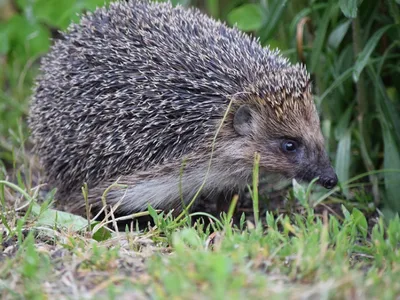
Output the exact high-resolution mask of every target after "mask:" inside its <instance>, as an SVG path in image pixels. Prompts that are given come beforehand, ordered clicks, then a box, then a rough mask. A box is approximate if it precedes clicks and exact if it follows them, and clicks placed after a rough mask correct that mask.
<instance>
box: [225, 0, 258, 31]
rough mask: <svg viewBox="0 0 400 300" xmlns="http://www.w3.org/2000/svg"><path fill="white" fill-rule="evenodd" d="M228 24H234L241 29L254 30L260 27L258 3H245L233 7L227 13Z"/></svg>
mask: <svg viewBox="0 0 400 300" xmlns="http://www.w3.org/2000/svg"><path fill="white" fill-rule="evenodd" d="M227 18H228V22H229V24H230V25H236V26H237V27H238V28H239V29H240V30H243V31H254V30H258V29H260V28H261V25H262V10H261V6H260V5H259V4H253V3H252V4H245V5H242V6H240V7H238V8H235V9H233V10H232V11H231V12H230V13H229V14H228V17H227Z"/></svg>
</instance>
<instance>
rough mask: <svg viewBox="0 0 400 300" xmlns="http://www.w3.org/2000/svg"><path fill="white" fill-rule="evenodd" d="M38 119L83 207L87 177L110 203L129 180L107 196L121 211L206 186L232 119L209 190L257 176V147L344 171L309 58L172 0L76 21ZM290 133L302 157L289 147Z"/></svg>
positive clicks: (48, 61)
mask: <svg viewBox="0 0 400 300" xmlns="http://www.w3.org/2000/svg"><path fill="white" fill-rule="evenodd" d="M241 107H242V108H244V109H242V110H241V111H242V112H241V116H240V115H239V116H238V117H237V118H236V112H238V111H239V110H240V108H241ZM228 108H230V111H229V112H228V114H227V117H226V119H223V117H224V115H225V113H226V111H227V110H228ZM221 122H223V123H221ZM235 122H236V123H237V124H236V123H235ZM29 123H30V127H31V130H32V139H33V142H34V144H35V151H36V152H37V154H38V156H39V158H40V161H41V163H42V165H43V167H44V170H45V172H46V175H47V179H48V182H49V184H51V185H52V186H55V187H57V189H58V192H57V199H58V201H60V202H61V203H63V205H64V207H65V209H66V210H70V211H73V212H78V213H82V210H83V208H84V201H83V197H82V195H81V192H80V191H81V186H82V184H83V183H87V185H88V188H89V196H90V198H89V199H90V201H91V204H92V206H93V207H94V208H95V209H96V207H97V209H98V208H99V207H101V200H100V199H101V195H102V193H103V192H104V190H105V189H106V188H107V187H108V186H109V185H111V184H112V183H113V182H116V181H118V182H119V183H122V184H125V185H126V188H125V189H117V190H115V191H111V192H110V193H108V194H107V201H108V203H110V204H115V203H116V202H118V201H120V202H121V204H120V211H121V212H124V213H129V212H133V211H136V210H143V209H146V207H147V205H148V203H150V204H152V205H153V206H155V207H157V208H161V209H171V208H178V207H179V206H180V199H181V198H182V199H184V201H186V202H187V201H189V200H190V198H191V197H192V196H193V195H194V194H195V192H196V191H197V189H198V188H199V187H200V186H201V184H202V181H203V179H204V176H205V174H206V173H207V170H208V163H207V162H208V160H209V159H210V153H211V148H212V145H213V141H214V137H215V135H216V133H217V129H218V127H219V126H220V125H221V124H222V127H221V131H220V132H219V133H218V135H217V136H216V139H215V141H214V142H215V143H214V144H215V145H214V146H215V153H214V156H213V162H212V164H211V168H210V169H209V170H208V173H207V176H208V177H209V178H208V179H206V184H205V186H204V194H205V195H206V196H210V197H212V195H213V194H214V193H216V192H221V191H222V192H223V191H225V190H232V189H233V188H237V187H239V188H240V187H242V186H245V185H246V183H247V181H248V179H249V177H250V176H251V169H252V164H253V157H254V152H259V153H260V154H261V161H260V167H262V168H264V169H266V170H267V171H268V172H272V173H274V172H275V173H279V174H283V175H285V176H287V177H296V178H300V179H305V180H310V179H312V178H313V177H316V176H320V180H322V179H323V180H325V181H323V180H322V181H321V182H322V184H324V182H326V180H328V181H329V180H330V181H331V183H332V180H333V179H334V177H335V176H336V175H334V172H333V170H332V168H331V166H330V163H329V160H328V159H327V156H326V153H325V151H324V150H323V144H324V142H323V138H322V135H321V132H320V129H319V119H318V115H317V112H316V109H315V106H314V103H313V99H312V96H311V84H310V79H309V75H308V73H307V71H306V69H305V67H303V66H301V65H292V64H290V63H289V61H288V60H287V59H286V58H283V57H282V56H281V55H280V54H279V52H278V51H272V50H270V49H269V48H263V47H261V45H260V43H259V41H258V40H256V39H254V38H252V37H249V36H248V35H246V34H244V33H242V32H240V31H239V30H237V29H235V28H228V27H227V26H226V25H225V24H223V23H220V22H218V21H215V20H212V19H211V18H209V17H207V16H206V15H204V14H203V13H201V12H200V11H199V10H197V9H184V8H182V7H179V6H178V7H172V5H171V4H170V3H151V2H146V1H139V0H135V1H129V2H116V3H112V4H111V5H110V6H109V7H108V8H99V9H97V10H96V11H95V12H94V13H89V14H86V15H85V16H83V18H82V19H81V21H80V23H79V24H73V25H71V26H70V27H69V28H68V30H67V32H66V33H64V34H62V37H61V39H59V40H57V41H56V42H55V44H54V46H53V47H52V49H51V51H50V53H49V54H48V55H47V56H45V57H44V58H43V60H42V66H41V75H40V76H39V78H38V80H37V84H36V88H35V92H34V96H33V100H32V104H31V111H30V120H29ZM288 138H289V141H292V140H294V141H296V143H298V144H299V145H301V146H303V148H304V151H303V152H306V150H307V151H308V152H307V153H306V154H307V155H306V154H304V153H303V154H302V157H303V158H302V160H300V159H297V160H296V159H293V157H289V158H288V154H287V153H282V151H281V150H282V149H281V143H282V141H283V140H285V139H286V140H287V139H288ZM264 144H265V145H267V147H266V146H265V145H264ZM273 147H275V148H276V149H273ZM306 158H307V159H306ZM182 163H183V164H182ZM182 165H184V167H183V171H182ZM182 172H183V175H182ZM322 177H323V178H322ZM321 178H322V179H321ZM333 183H335V182H333ZM179 194H181V195H179Z"/></svg>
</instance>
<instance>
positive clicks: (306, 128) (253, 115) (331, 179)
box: [233, 102, 337, 189]
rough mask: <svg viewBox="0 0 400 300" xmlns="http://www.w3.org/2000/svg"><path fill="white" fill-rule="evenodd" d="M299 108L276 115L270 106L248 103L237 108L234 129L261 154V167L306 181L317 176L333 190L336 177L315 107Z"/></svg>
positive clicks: (312, 105)
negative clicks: (282, 115)
mask: <svg viewBox="0 0 400 300" xmlns="http://www.w3.org/2000/svg"><path fill="white" fill-rule="evenodd" d="M310 103H311V102H310ZM297 108H298V109H301V110H302V111H301V112H300V111H296V109H294V110H291V111H290V110H289V111H286V112H284V118H277V116H276V110H275V109H273V108H271V107H270V106H259V105H256V106H250V105H246V104H245V105H242V106H240V107H239V108H238V109H237V110H236V113H235V115H234V118H233V128H234V130H235V132H236V134H238V135H239V136H240V137H241V138H242V139H244V140H243V144H247V145H250V146H249V148H251V151H253V152H259V153H260V155H261V159H260V167H261V168H263V169H265V171H266V172H273V173H279V174H282V175H284V176H285V177H288V178H296V179H298V180H305V181H311V180H312V179H313V178H316V177H318V178H319V179H318V183H319V184H321V185H322V186H324V187H325V188H329V189H331V188H333V187H334V186H335V185H336V184H337V176H336V174H335V171H334V169H333V168H332V166H331V164H330V161H329V159H328V156H327V154H326V151H325V149H324V138H323V136H322V134H321V130H320V123H319V118H318V114H317V112H316V109H315V106H314V104H312V103H311V104H310V105H308V106H307V105H304V106H298V107H297ZM249 159H250V157H249Z"/></svg>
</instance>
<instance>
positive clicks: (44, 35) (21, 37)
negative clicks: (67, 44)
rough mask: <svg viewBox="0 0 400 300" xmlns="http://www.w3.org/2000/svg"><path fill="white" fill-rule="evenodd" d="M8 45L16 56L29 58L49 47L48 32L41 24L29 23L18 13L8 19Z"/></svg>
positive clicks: (45, 50)
mask: <svg viewBox="0 0 400 300" xmlns="http://www.w3.org/2000/svg"><path fill="white" fill-rule="evenodd" d="M9 30H10V31H9V34H10V46H11V47H12V49H13V54H14V55H16V56H18V58H20V59H22V58H25V59H29V58H31V57H35V56H37V55H39V54H42V53H45V52H47V51H48V49H49V47H50V33H49V31H48V30H47V29H46V28H45V27H44V26H42V25H40V24H37V23H30V22H29V21H28V20H27V19H25V18H23V17H22V16H20V15H15V16H14V17H12V18H11V19H10V21H9Z"/></svg>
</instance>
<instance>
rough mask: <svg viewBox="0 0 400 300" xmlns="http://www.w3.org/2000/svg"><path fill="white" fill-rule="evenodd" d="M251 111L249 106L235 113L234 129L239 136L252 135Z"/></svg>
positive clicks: (244, 106)
mask: <svg viewBox="0 0 400 300" xmlns="http://www.w3.org/2000/svg"><path fill="white" fill-rule="evenodd" d="M251 121H252V115H251V109H250V107H249V106H248V105H242V106H240V107H239V108H238V110H237V111H236V112H235V116H234V117H233V128H234V129H235V131H236V132H237V133H238V134H239V135H249V134H250V133H251V131H252V130H251Z"/></svg>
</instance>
